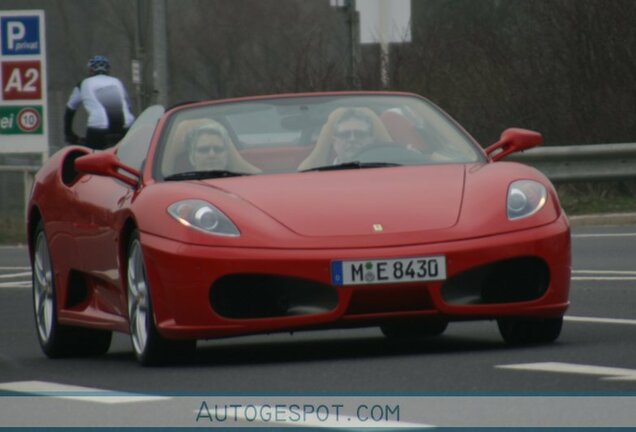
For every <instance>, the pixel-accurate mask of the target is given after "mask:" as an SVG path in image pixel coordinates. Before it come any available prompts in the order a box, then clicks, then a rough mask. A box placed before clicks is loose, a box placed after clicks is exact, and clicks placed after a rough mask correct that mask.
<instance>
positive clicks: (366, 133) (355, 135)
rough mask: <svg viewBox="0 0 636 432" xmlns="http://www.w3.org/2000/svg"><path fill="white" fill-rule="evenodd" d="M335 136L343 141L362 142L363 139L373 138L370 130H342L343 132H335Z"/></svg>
mask: <svg viewBox="0 0 636 432" xmlns="http://www.w3.org/2000/svg"><path fill="white" fill-rule="evenodd" d="M333 136H335V137H336V138H340V139H343V140H346V139H349V140H351V139H355V140H361V139H365V138H369V137H370V136H371V131H370V130H369V129H349V130H341V131H336V132H334V134H333Z"/></svg>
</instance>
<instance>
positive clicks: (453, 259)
mask: <svg viewBox="0 0 636 432" xmlns="http://www.w3.org/2000/svg"><path fill="white" fill-rule="evenodd" d="M541 142H542V137H541V135H540V134H538V133H536V132H532V131H527V130H523V129H508V130H506V131H504V132H503V134H502V135H501V139H500V140H499V141H498V142H497V143H495V144H493V145H491V146H490V147H488V148H486V149H485V150H482V148H481V147H480V146H479V145H478V144H477V143H476V142H475V141H474V139H473V138H471V137H470V135H468V133H466V132H465V131H464V130H463V129H462V128H461V127H460V126H459V125H458V124H457V123H455V122H454V121H453V120H452V119H451V118H450V117H449V116H448V115H446V114H445V113H444V112H443V111H441V110H440V109H439V108H437V107H436V106H435V105H433V104H432V103H431V102H429V101H428V100H426V99H425V98H422V97H420V96H418V95H415V94H410V93H398V92H334V93H316V94H286V95H278V96H259V97H250V98H240V99H228V100H215V101H207V102H197V103H189V104H183V105H180V106H176V107H174V108H172V109H169V110H167V111H165V112H164V109H163V108H162V107H159V106H153V107H150V108H148V109H147V110H146V111H145V112H144V113H142V115H140V117H139V118H138V120H137V121H136V122H135V124H134V125H133V127H132V128H131V130H130V131H129V132H128V134H127V135H126V137H125V138H124V139H123V140H122V141H121V142H120V143H119V144H118V145H117V146H115V147H114V148H111V149H109V150H106V151H96V152H92V151H91V150H89V149H88V148H86V147H80V146H70V147H65V148H63V149H62V150H60V151H58V152H57V153H56V154H54V155H53V156H52V157H51V158H50V159H49V160H48V161H47V162H46V163H45V164H44V166H43V167H42V169H41V170H40V171H39V172H38V174H37V177H36V181H35V185H34V188H33V191H32V193H31V198H30V202H29V206H28V222H27V223H28V227H27V230H28V235H29V247H30V253H31V260H32V265H33V301H34V312H35V322H36V326H37V333H38V336H39V341H40V344H41V346H42V349H43V351H44V353H45V354H46V355H47V356H49V357H60V356H71V355H98V354H103V353H105V352H106V351H107V350H108V348H109V345H110V341H111V334H112V332H113V331H119V332H126V333H129V334H130V335H131V339H132V345H133V350H134V353H135V356H136V357H137V359H138V360H139V362H141V363H142V364H154V363H159V362H163V361H165V360H174V359H175V358H181V357H185V358H187V357H188V356H191V355H193V354H194V350H195V347H196V340H197V339H209V338H217V337H225V336H234V335H245V334H256V333H264V332H268V333H269V332H279V331H298V330H302V329H316V328H336V327H362V326H379V327H380V328H381V330H382V332H383V333H384V334H385V335H386V336H387V337H418V336H434V335H439V334H441V333H442V332H444V330H445V329H446V327H447V324H448V322H449V321H466V320H496V321H497V324H498V326H499V330H500V333H501V335H502V337H503V339H504V340H505V341H506V342H508V343H512V344H528V343H547V342H552V341H554V340H555V339H556V338H557V337H558V336H559V334H560V332H561V326H562V323H563V315H564V313H565V310H566V308H567V307H568V304H569V301H568V292H569V284H570V230H569V224H568V220H567V217H566V215H565V214H564V212H563V210H562V209H561V207H560V204H559V200H558V197H557V194H556V193H555V190H554V188H553V186H552V185H551V184H550V182H549V180H548V179H547V178H546V177H545V176H544V175H542V174H541V173H540V172H539V171H537V170H536V169H534V168H531V167H529V166H526V165H522V164H519V163H513V162H504V161H500V159H502V158H504V157H505V156H506V155H507V154H509V153H512V152H516V151H521V150H524V149H528V148H531V147H533V146H536V145H539V144H540V143H541Z"/></svg>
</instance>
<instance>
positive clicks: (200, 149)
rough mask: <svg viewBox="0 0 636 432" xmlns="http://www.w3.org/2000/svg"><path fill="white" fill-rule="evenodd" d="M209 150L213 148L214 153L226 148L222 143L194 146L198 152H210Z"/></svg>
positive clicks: (221, 151)
mask: <svg viewBox="0 0 636 432" xmlns="http://www.w3.org/2000/svg"><path fill="white" fill-rule="evenodd" d="M210 150H214V153H223V152H224V151H225V150H227V149H226V148H225V146H223V145H203V146H200V147H197V148H196V152H197V153H200V154H207V153H210Z"/></svg>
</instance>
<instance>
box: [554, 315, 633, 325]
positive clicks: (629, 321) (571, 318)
mask: <svg viewBox="0 0 636 432" xmlns="http://www.w3.org/2000/svg"><path fill="white" fill-rule="evenodd" d="M563 319H564V320H565V321H572V322H582V323H590V324H620V325H636V320H633V319H626V318H597V317H582V316H573V315H566V316H565V317H563Z"/></svg>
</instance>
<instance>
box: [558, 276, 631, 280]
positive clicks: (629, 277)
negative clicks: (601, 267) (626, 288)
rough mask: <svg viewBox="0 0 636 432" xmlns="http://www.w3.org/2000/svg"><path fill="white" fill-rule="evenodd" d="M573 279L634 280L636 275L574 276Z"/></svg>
mask: <svg viewBox="0 0 636 432" xmlns="http://www.w3.org/2000/svg"><path fill="white" fill-rule="evenodd" d="M570 279H571V280H573V281H634V280H636V276H633V277H632V276H627V277H626V276H623V277H621V276H572V277H571V278H570Z"/></svg>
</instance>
